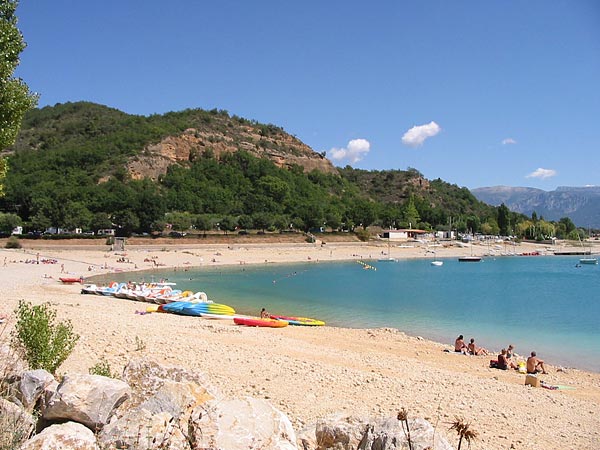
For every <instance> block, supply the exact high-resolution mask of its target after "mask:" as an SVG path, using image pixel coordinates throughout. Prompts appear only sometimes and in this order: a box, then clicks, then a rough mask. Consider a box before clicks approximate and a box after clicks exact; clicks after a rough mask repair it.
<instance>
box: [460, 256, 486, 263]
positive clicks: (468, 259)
mask: <svg viewBox="0 0 600 450" xmlns="http://www.w3.org/2000/svg"><path fill="white" fill-rule="evenodd" d="M458 260H459V261H460V262H479V261H481V256H461V257H460V258H458Z"/></svg>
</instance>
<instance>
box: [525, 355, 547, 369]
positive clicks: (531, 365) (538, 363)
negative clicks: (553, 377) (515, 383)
mask: <svg viewBox="0 0 600 450" xmlns="http://www.w3.org/2000/svg"><path fill="white" fill-rule="evenodd" d="M540 372H541V373H543V374H546V373H548V372H546V367H545V366H544V361H543V360H541V359H539V358H538V357H537V353H536V352H531V356H530V357H529V358H527V373H528V374H531V375H534V374H536V373H540Z"/></svg>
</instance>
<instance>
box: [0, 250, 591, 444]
mask: <svg viewBox="0 0 600 450" xmlns="http://www.w3.org/2000/svg"><path fill="white" fill-rule="evenodd" d="M22 243H23V246H24V248H22V249H4V248H2V249H0V264H2V265H1V266H0V279H1V283H2V286H3V287H4V292H3V301H2V302H1V303H0V315H5V316H7V321H6V323H5V324H3V325H0V341H6V340H8V338H9V334H10V331H11V329H12V327H13V325H14V314H13V312H14V310H15V308H16V306H17V304H18V302H19V300H20V299H25V300H27V301H30V302H32V303H34V304H39V303H43V302H50V303H51V304H52V305H53V307H54V308H55V309H56V310H57V312H58V318H59V319H61V320H62V319H70V320H71V321H72V323H73V326H74V329H75V331H76V332H77V333H78V334H79V335H80V336H81V338H80V340H79V342H78V344H77V346H76V348H75V350H74V352H73V353H72V355H71V356H70V357H69V358H68V360H67V361H66V362H65V363H64V364H63V366H61V367H60V369H59V372H60V373H67V372H82V373H88V369H89V368H90V367H92V366H93V365H94V364H96V363H98V362H99V360H100V358H105V359H106V360H107V361H108V362H109V364H110V366H111V368H112V369H113V372H119V371H120V370H122V368H123V367H124V366H125V364H126V363H127V361H128V360H129V359H130V358H132V357H139V356H145V357H148V358H151V359H154V360H156V361H157V362H159V363H163V364H171V365H178V366H183V367H187V368H190V369H194V370H199V371H202V372H205V373H206V374H208V375H209V377H210V379H211V380H212V382H213V383H214V385H215V386H217V387H218V388H219V389H220V390H221V391H222V392H223V393H224V394H225V395H226V396H231V397H240V396H246V395H249V396H254V397H258V398H265V399H268V400H269V401H270V402H271V403H272V404H273V405H274V406H275V407H277V408H278V409H280V410H281V411H283V412H284V413H285V414H287V415H288V417H289V418H290V420H291V421H292V424H293V425H294V428H295V429H296V432H297V433H298V432H300V431H301V430H302V429H303V428H304V427H305V426H306V425H308V424H311V423H314V422H315V421H316V420H317V419H319V418H322V417H325V416H328V415H330V414H333V413H343V414H346V415H353V416H371V417H372V416H377V417H378V416H385V417H390V416H392V417H395V416H396V414H397V412H398V410H400V409H401V408H402V407H404V408H406V409H407V410H408V412H409V415H410V416H414V417H424V418H426V419H427V420H429V421H430V422H431V423H432V424H433V425H434V426H435V427H436V429H437V430H438V432H439V433H441V434H443V435H444V436H446V437H447V438H448V440H449V441H450V442H451V443H453V444H454V445H456V443H457V439H456V438H455V436H454V435H453V434H452V433H453V432H451V431H449V427H450V425H449V422H450V421H451V420H453V419H454V418H455V417H456V416H460V417H463V418H465V419H466V420H467V421H470V422H471V424H472V426H473V428H474V429H475V430H476V431H477V432H478V433H479V437H478V439H477V440H476V441H474V442H473V444H472V447H471V448H473V449H492V450H494V449H498V450H499V449H510V448H515V449H571V448H572V449H598V448H600V418H599V415H598V412H599V411H600V374H598V373H591V372H586V371H581V370H578V369H575V368H561V367H556V366H553V365H552V358H551V355H544V359H545V360H546V362H547V363H550V364H549V367H548V368H549V374H548V375H545V376H544V380H545V381H546V382H548V383H549V384H553V385H554V384H556V385H566V386H570V387H572V388H573V389H570V390H548V389H543V388H531V387H528V386H525V385H524V379H525V375H521V374H518V373H516V372H515V371H500V370H496V369H490V368H489V367H488V365H489V364H488V363H489V359H490V357H486V356H480V357H477V356H460V355H454V354H452V353H447V352H444V350H445V349H450V344H451V343H450V342H447V343H436V342H431V341H428V340H425V339H422V338H420V337H418V336H408V335H406V334H404V333H403V332H402V330H396V329H391V328H385V329H344V328H336V327H329V326H325V327H314V328H309V327H291V326H290V327H286V328H281V329H277V330H273V329H261V328H246V327H239V326H236V325H234V324H233V323H232V322H231V321H225V320H209V319H201V318H194V317H182V316H177V315H171V314H158V313H155V314H144V315H142V314H136V311H141V310H145V308H146V306H147V304H146V303H140V302H134V301H130V300H121V299H116V298H112V297H101V296H91V295H81V294H80V289H81V285H79V284H73V285H64V284H62V283H60V282H59V280H58V278H59V277H61V276H72V277H79V276H83V277H85V278H88V277H92V276H95V275H101V274H106V273H114V272H122V271H134V270H153V269H157V268H158V269H165V268H177V269H178V270H179V269H180V268H185V267H207V266H213V265H219V264H275V263H280V262H295V261H313V262H314V263H316V264H317V263H318V262H320V261H334V260H350V259H356V258H365V259H368V258H378V257H380V256H381V255H382V252H383V253H384V254H385V253H387V243H386V242H377V243H369V244H364V243H358V242H328V243H327V244H326V245H321V244H320V243H319V242H317V243H314V244H308V243H272V244H269V245H265V244H260V243H239V242H235V243H230V244H225V243H224V244H202V243H193V244H191V243H186V242H183V241H181V242H178V241H175V240H173V241H172V243H169V244H165V243H152V242H147V243H141V244H139V245H127V246H126V248H125V251H123V252H114V251H111V250H110V247H108V246H106V245H103V243H100V242H99V241H93V242H91V243H87V244H86V245H73V244H69V242H68V241H66V242H62V243H57V242H51V243H48V242H46V241H33V240H32V241H25V240H24V241H23V242H22ZM501 247H502V248H500V249H497V250H498V252H501V251H506V246H504V245H503V246H501ZM428 250H431V249H428V248H424V247H423V246H421V245H417V244H411V245H404V246H401V247H399V246H397V245H394V246H392V247H391V252H390V253H391V256H392V257H395V258H415V257H431V255H430V253H427V251H428ZM489 250H490V249H489V246H488V247H486V246H481V245H478V246H473V248H472V249H470V248H469V249H466V248H462V247H458V246H439V247H436V248H435V252H436V256H437V257H438V258H444V257H456V256H463V255H466V254H469V252H471V251H472V253H473V254H474V255H483V254H485V253H487V252H489ZM509 250H510V251H511V252H513V253H525V252H535V251H542V252H549V251H550V248H549V247H544V246H540V245H533V244H518V245H515V246H512V245H511V248H510V249H509ZM38 261H40V263H39V264H38V263H37V262H38ZM43 261H51V263H49V262H43ZM132 279H135V276H134V275H132ZM208 294H209V297H210V293H208ZM493 350H494V351H496V350H499V349H493ZM525 351H526V349H519V348H518V347H517V353H520V352H523V353H524V352H525Z"/></svg>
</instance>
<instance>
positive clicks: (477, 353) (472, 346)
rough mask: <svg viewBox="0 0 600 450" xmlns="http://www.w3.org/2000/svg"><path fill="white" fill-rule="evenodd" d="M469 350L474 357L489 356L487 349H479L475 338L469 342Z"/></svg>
mask: <svg viewBox="0 0 600 450" xmlns="http://www.w3.org/2000/svg"><path fill="white" fill-rule="evenodd" d="M467 349H468V351H469V353H470V354H471V355H473V356H481V355H487V354H489V352H488V351H487V349H485V348H483V347H477V346H476V345H475V338H471V340H470V341H469V345H467Z"/></svg>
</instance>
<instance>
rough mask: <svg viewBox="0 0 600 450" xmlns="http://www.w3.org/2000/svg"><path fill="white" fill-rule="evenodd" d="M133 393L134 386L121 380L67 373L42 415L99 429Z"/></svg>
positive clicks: (52, 420)
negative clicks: (131, 386) (132, 387)
mask: <svg viewBox="0 0 600 450" xmlns="http://www.w3.org/2000/svg"><path fill="white" fill-rule="evenodd" d="M130 395H131V388H130V387H129V386H128V385H127V383H125V382H124V381H121V380H115V379H113V378H108V377H103V376H101V375H78V374H74V375H67V376H65V377H64V378H63V381H62V382H61V383H60V384H59V385H58V387H57V389H56V392H55V393H54V394H53V395H51V396H50V398H49V399H48V400H47V402H46V404H45V405H44V406H43V408H42V411H41V412H42V418H43V419H44V420H46V421H48V422H54V421H62V420H72V421H75V422H78V423H81V424H83V425H85V426H87V427H88V428H90V429H92V430H98V429H101V428H102V427H103V426H104V425H105V424H106V423H107V422H108V419H109V418H110V417H111V415H112V414H113V412H114V410H115V409H116V408H118V407H119V405H121V403H123V402H124V401H125V400H126V399H127V398H128V397H129V396H130Z"/></svg>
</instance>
